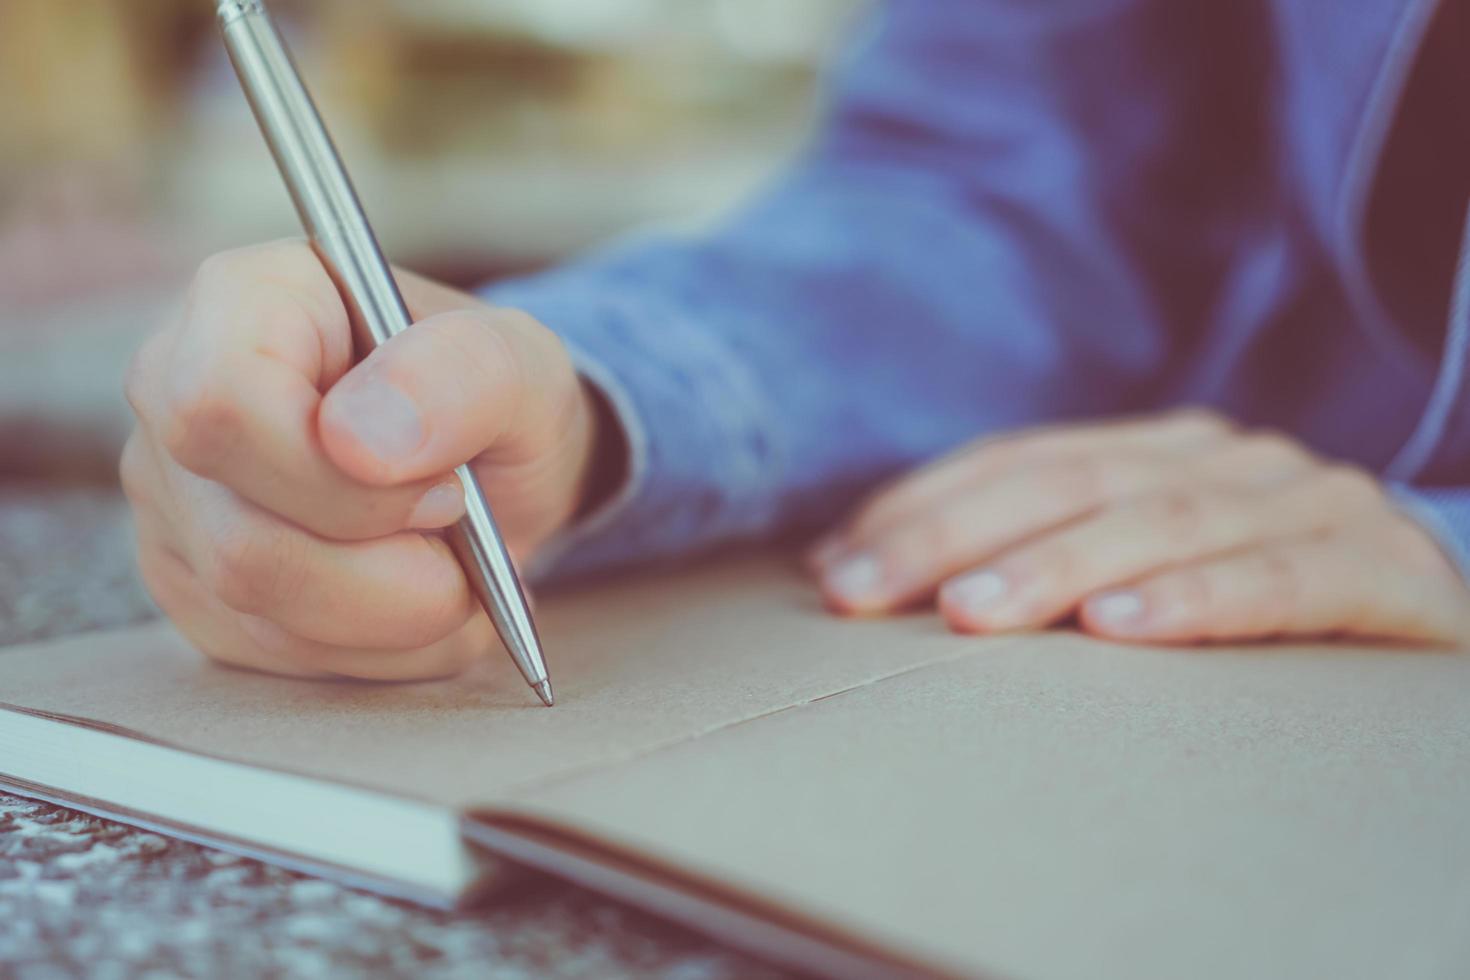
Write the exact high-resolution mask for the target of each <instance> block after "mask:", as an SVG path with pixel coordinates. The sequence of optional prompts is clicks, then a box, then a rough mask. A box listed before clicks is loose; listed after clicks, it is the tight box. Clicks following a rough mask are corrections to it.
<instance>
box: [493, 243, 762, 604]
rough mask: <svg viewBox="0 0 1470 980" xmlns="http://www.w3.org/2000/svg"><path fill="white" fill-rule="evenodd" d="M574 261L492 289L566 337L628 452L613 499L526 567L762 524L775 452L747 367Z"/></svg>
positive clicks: (553, 569) (556, 566)
mask: <svg viewBox="0 0 1470 980" xmlns="http://www.w3.org/2000/svg"><path fill="white" fill-rule="evenodd" d="M590 278H592V279H593V281H590V282H589V281H586V280H585V279H584V278H582V277H579V276H578V275H576V274H575V271H574V270H564V271H560V272H553V273H549V274H547V275H545V276H541V277H538V278H535V279H530V280H522V281H517V282H510V283H505V284H500V285H497V286H494V287H492V288H490V289H488V290H486V291H485V292H484V294H483V295H484V296H485V297H486V299H488V300H489V301H490V302H492V303H495V304H496V305H499V306H510V307H515V308H516V309H520V310H524V311H526V312H527V313H530V314H531V315H532V316H534V317H536V319H538V320H539V321H540V322H541V323H543V324H545V325H546V326H547V327H549V328H550V329H551V330H552V331H554V332H555V333H556V334H557V335H558V336H560V337H561V339H562V341H563V342H564V343H565V344H566V346H567V349H568V351H569V352H570V354H571V357H572V360H573V363H574V364H575V366H576V368H577V371H578V372H579V373H580V374H581V376H582V377H583V378H584V379H585V380H586V381H587V382H589V383H590V384H592V385H594V386H595V387H596V388H597V389H598V390H599V391H600V392H601V393H602V394H603V396H604V397H606V399H607V402H608V404H609V406H610V407H611V408H612V411H613V413H614V414H615V415H616V417H617V420H618V422H619V423H620V424H621V425H622V428H623V432H624V434H625V435H626V438H627V444H628V449H629V453H630V458H629V460H628V474H627V479H626V482H625V483H624V485H623V486H622V487H621V488H620V489H619V490H618V492H617V493H616V494H615V495H614V496H613V498H612V499H611V500H609V501H608V502H606V503H605V504H603V505H601V506H600V507H599V508H598V509H597V510H596V511H594V512H593V513H591V514H588V515H587V516H585V517H583V518H581V519H580V520H578V521H577V522H576V523H575V524H574V525H572V526H570V527H568V528H566V529H564V530H563V531H562V532H560V533H559V534H557V535H555V536H554V537H553V538H552V539H551V540H550V541H548V542H547V543H546V545H545V546H543V548H542V549H541V551H540V552H538V555H537V557H536V559H535V560H534V561H533V562H532V563H531V565H530V567H529V568H528V570H527V574H528V577H529V578H531V579H532V580H533V581H544V580H546V579H548V578H555V579H562V578H569V577H576V576H580V575H583V574H586V573H590V572H595V571H600V570H604V569H606V568H609V567H612V566H615V565H619V564H626V563H629V562H632V561H646V560H650V559H657V558H663V557H671V556H675V555H680V554H685V553H688V552H690V551H694V550H697V549H699V548H702V547H708V546H711V545H714V544H717V543H720V542H723V541H727V540H731V539H734V538H738V537H747V536H751V535H753V534H756V533H759V532H761V531H763V530H765V529H766V528H767V527H768V526H769V525H770V524H771V523H772V520H773V517H774V513H775V510H776V505H775V503H774V500H773V497H774V494H773V493H772V488H773V487H774V486H776V485H777V482H778V481H777V470H778V460H777V459H776V454H775V444H774V440H773V438H772V433H773V429H772V426H771V424H770V419H769V417H768V416H769V409H768V407H767V405H766V403H765V401H764V399H762V398H761V397H760V394H759V390H758V388H757V386H756V384H755V382H754V379H753V377H752V376H751V372H750V370H749V368H748V367H746V366H745V365H744V364H742V363H741V360H740V359H739V358H738V357H737V356H736V355H735V354H734V352H733V351H731V350H729V349H728V347H727V346H726V345H725V344H724V343H723V342H722V341H721V340H720V339H719V338H718V337H715V336H712V335H711V334H710V333H709V332H707V331H703V330H699V329H691V326H692V324H690V323H689V322H687V318H686V315H685V314H682V313H681V312H680V311H679V310H678V309H676V308H674V307H672V306H670V305H668V304H667V303H666V301H664V300H662V299H661V298H660V297H659V296H655V295H649V293H653V292H656V291H651V290H648V291H645V290H627V291H623V290H619V289H618V288H617V285H616V284H612V283H605V282H598V281H596V277H590Z"/></svg>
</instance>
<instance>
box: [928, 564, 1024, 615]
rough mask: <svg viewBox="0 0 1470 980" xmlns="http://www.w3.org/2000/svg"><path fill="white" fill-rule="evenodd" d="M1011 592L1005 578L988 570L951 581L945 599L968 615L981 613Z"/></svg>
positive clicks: (946, 589)
mask: <svg viewBox="0 0 1470 980" xmlns="http://www.w3.org/2000/svg"><path fill="white" fill-rule="evenodd" d="M1009 591H1010V585H1009V584H1008V583H1007V582H1006V580H1005V577H1004V576H1003V575H1001V574H1000V573H999V572H994V571H991V570H990V569H988V568H987V569H982V570H981V571H978V572H970V573H969V574H967V575H961V576H960V577H959V578H954V579H950V580H949V581H948V582H947V583H945V585H944V589H943V592H944V596H943V598H944V601H945V602H946V603H950V604H952V605H954V606H956V607H958V608H960V609H962V610H964V611H965V612H967V613H981V612H984V611H985V610H986V609H989V608H990V607H991V606H994V605H995V604H996V603H997V602H999V601H1000V600H1001V599H1003V598H1005V595H1006V593H1007V592H1009Z"/></svg>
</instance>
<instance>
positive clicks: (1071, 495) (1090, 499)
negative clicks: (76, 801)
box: [1041, 456, 1110, 506]
mask: <svg viewBox="0 0 1470 980" xmlns="http://www.w3.org/2000/svg"><path fill="white" fill-rule="evenodd" d="M1041 476H1042V480H1041V483H1042V490H1043V492H1044V493H1046V494H1047V495H1048V496H1050V497H1051V498H1052V499H1053V500H1054V501H1055V502H1056V503H1058V504H1060V505H1063V506H1066V505H1085V504H1090V503H1097V502H1101V501H1102V500H1104V499H1106V497H1107V495H1108V493H1109V492H1110V486H1109V480H1108V473H1107V472H1106V470H1105V468H1104V466H1103V465H1102V463H1100V462H1099V461H1098V460H1096V459H1094V458H1092V457H1090V456H1074V457H1072V458H1070V459H1064V460H1059V461H1057V462H1055V463H1052V464H1051V465H1049V466H1048V467H1047V468H1046V469H1045V470H1044V471H1043V472H1042V474H1041Z"/></svg>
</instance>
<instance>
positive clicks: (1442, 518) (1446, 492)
mask: <svg viewBox="0 0 1470 980" xmlns="http://www.w3.org/2000/svg"><path fill="white" fill-rule="evenodd" d="M1390 490H1391V492H1392V493H1393V496H1394V497H1395V498H1396V499H1397V500H1398V503H1399V505H1400V506H1401V507H1402V508H1403V509H1404V511H1405V512H1406V513H1407V514H1408V515H1409V516H1410V517H1412V518H1414V519H1415V520H1416V521H1418V522H1419V524H1420V525H1421V526H1422V527H1423V528H1424V529H1425V530H1426V531H1428V532H1429V533H1430V534H1431V535H1432V536H1433V537H1434V538H1435V540H1437V541H1438V542H1439V544H1440V547H1442V548H1443V549H1444V552H1445V554H1446V555H1447V556H1448V557H1449V558H1450V560H1451V561H1452V562H1454V563H1455V566H1456V567H1457V568H1459V570H1460V571H1461V573H1462V574H1464V576H1465V578H1466V581H1470V487H1439V488H1424V487H1412V486H1405V485H1402V484H1398V485H1393V486H1391V487H1390Z"/></svg>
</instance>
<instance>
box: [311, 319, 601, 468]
mask: <svg viewBox="0 0 1470 980" xmlns="http://www.w3.org/2000/svg"><path fill="white" fill-rule="evenodd" d="M578 391H579V388H578V385H577V382H576V376H575V374H574V373H573V371H572V367H571V363H570V360H569V359H568V357H567V355H566V352H565V350H564V349H563V348H562V346H561V343H560V341H558V340H557V339H556V337H555V336H554V335H553V334H552V333H551V331H549V330H547V329H546V328H545V327H543V326H542V325H541V324H540V323H538V322H536V321H535V320H534V319H532V318H531V317H529V316H527V315H526V314H524V313H520V312H518V311H514V310H494V309H489V308H486V309H483V310H457V311H454V312H450V313H440V314H437V315H435V316H431V317H428V318H426V319H424V320H421V321H419V322H418V323H416V324H414V325H413V326H412V327H410V328H409V329H407V330H405V331H404V332H403V333H400V334H398V335H397V336H395V337H393V338H391V339H390V340H388V341H387V342H386V343H384V344H382V345H381V346H379V347H378V348H377V349H376V350H374V351H373V352H372V353H371V354H369V355H368V356H367V357H366V358H365V359H364V360H363V361H362V362H361V363H360V364H358V365H357V366H355V367H354V368H353V369H352V370H350V371H348V372H347V374H346V375H344V376H343V377H342V379H341V380H339V381H338V382H337V383H336V384H335V385H333V386H332V388H331V389H330V390H329V391H328V392H327V394H326V396H325V397H324V398H323V399H322V405H321V411H320V414H319V416H318V419H317V428H318V431H319V434H320V436H321V440H322V446H323V448H324V450H325V451H326V453H327V456H328V457H329V458H330V459H331V460H332V462H333V463H335V464H336V465H337V466H338V467H339V468H340V469H341V470H343V471H344V472H345V473H347V474H348V475H349V476H352V477H354V478H356V479H358V480H361V481H362V482H364V483H368V484H375V485H386V484H397V483H405V482H410V481H414V480H420V479H424V478H426V477H430V476H437V475H439V474H442V473H446V472H448V471H449V470H451V469H453V468H454V467H456V466H459V465H460V464H461V463H466V462H468V461H470V460H471V459H474V458H476V457H478V456H481V455H484V454H487V453H488V454H489V455H490V456H491V457H492V458H495V459H501V460H504V461H505V462H507V463H511V464H514V463H518V462H523V461H529V460H532V459H534V458H535V457H536V456H538V455H540V454H542V453H545V452H548V451H550V449H551V448H552V447H553V446H554V445H555V440H556V438H557V436H558V435H559V433H558V432H557V431H556V427H557V423H558V421H559V420H564V419H566V418H568V417H570V415H571V411H570V410H569V407H570V408H573V409H574V407H575V406H574V405H572V402H573V401H574V400H575V399H576V398H577V397H578Z"/></svg>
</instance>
